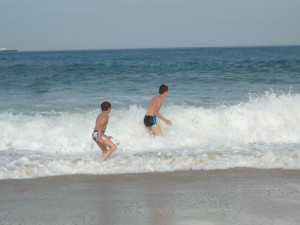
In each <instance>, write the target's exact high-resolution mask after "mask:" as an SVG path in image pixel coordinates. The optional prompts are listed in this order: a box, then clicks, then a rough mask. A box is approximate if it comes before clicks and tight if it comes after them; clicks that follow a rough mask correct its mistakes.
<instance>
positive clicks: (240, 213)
mask: <svg viewBox="0 0 300 225" xmlns="http://www.w3.org/2000/svg"><path fill="white" fill-rule="evenodd" d="M0 202H1V205H0V224H1V225H17V224H18V225H19V224H22V225H27V224H28V225H35V224H43V225H48V224H55V225H59V224H61V225H69V224H70V225H71V224H72V225H76V224H87V225H92V224H105V225H109V224H131V225H132V224H149V225H150V224H151V225H152V224H155V225H158V224H164V225H167V224H182V225H183V224H189V225H193V224H231V225H232V224H239V225H240V224H256V225H257V224H264V225H265V224H289V225H291V224H295V225H296V224H300V213H299V212H300V172H299V171H291V170H252V169H234V170H216V171H186V172H183V171H179V172H170V173H152V174H124V175H73V176H58V177H48V178H38V179H28V180H1V181H0Z"/></svg>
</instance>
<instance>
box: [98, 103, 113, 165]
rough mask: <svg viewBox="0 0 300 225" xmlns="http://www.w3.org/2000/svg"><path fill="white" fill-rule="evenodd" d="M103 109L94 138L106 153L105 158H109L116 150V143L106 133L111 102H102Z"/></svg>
mask: <svg viewBox="0 0 300 225" xmlns="http://www.w3.org/2000/svg"><path fill="white" fill-rule="evenodd" d="M101 110H102V112H101V113H100V114H99V115H98V117H97V119H96V125H95V128H94V132H93V134H92V138H93V140H94V141H95V142H96V143H97V145H98V146H99V147H100V149H101V150H102V152H103V154H104V155H103V160H107V159H108V157H109V156H110V155H111V154H112V153H113V152H114V151H115V150H116V145H115V144H114V143H113V142H112V141H111V139H112V137H111V136H107V135H105V130H106V126H107V123H108V119H109V113H110V111H111V104H110V103H109V102H102V103H101Z"/></svg>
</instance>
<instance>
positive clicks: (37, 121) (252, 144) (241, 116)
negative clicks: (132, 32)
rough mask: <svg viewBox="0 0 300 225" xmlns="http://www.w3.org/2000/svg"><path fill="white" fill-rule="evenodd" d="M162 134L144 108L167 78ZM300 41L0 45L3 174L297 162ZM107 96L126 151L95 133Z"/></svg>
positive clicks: (112, 129)
mask: <svg viewBox="0 0 300 225" xmlns="http://www.w3.org/2000/svg"><path fill="white" fill-rule="evenodd" d="M162 83H165V84H167V85H168V86H169V88H170V95H169V97H168V98H167V99H166V100H165V103H164V106H163V108H162V109H161V113H162V114H163V115H165V117H167V118H168V119H171V120H172V122H173V126H172V127H168V126H165V125H164V124H163V123H162V122H161V123H160V124H161V126H162V129H163V131H164V134H165V137H164V138H153V137H151V136H149V135H148V134H147V133H146V132H145V130H144V127H143V116H144V114H145V112H146V108H147V105H148V103H149V101H150V99H151V98H152V96H153V95H156V94H158V88H159V86H160V84H162ZM299 100H300V46H288V47H244V48H243V47H239V48H187V49H139V50H90V51H45V52H18V53H1V54H0V102H1V104H0V127H1V131H0V178H2V179H3V178H22V177H26V178H27V177H39V176H49V175H60V174H76V173H88V174H102V173H123V172H152V171H158V172H159V171H170V170H185V169H227V168H235V167H252V168H283V169H300V153H299V150H300V135H299V133H300V105H299ZM102 101H110V102H111V103H112V113H111V117H110V123H109V126H108V132H109V133H110V134H111V135H112V136H114V138H115V139H114V140H115V141H116V142H118V144H119V146H118V151H117V152H116V153H115V154H114V155H113V156H112V158H111V159H110V160H108V161H106V162H102V161H101V160H100V161H99V159H98V156H99V155H100V153H99V149H98V147H97V146H96V145H95V144H94V143H93V141H92V140H91V137H90V136H91V134H90V133H91V131H92V129H93V128H94V122H95V118H96V116H97V114H98V113H99V111H100V109H99V106H100V103H101V102H102Z"/></svg>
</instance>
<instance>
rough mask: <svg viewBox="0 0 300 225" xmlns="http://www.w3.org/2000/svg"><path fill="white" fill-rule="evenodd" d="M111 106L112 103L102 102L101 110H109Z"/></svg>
mask: <svg viewBox="0 0 300 225" xmlns="http://www.w3.org/2000/svg"><path fill="white" fill-rule="evenodd" d="M109 108H111V104H110V103H109V102H102V103H101V110H102V111H107V110H108V109H109Z"/></svg>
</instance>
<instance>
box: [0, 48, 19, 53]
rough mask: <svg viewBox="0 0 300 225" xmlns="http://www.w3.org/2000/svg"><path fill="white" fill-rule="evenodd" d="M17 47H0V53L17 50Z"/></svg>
mask: <svg viewBox="0 0 300 225" xmlns="http://www.w3.org/2000/svg"><path fill="white" fill-rule="evenodd" d="M17 51H18V49H17V48H0V53H1V52H17Z"/></svg>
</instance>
